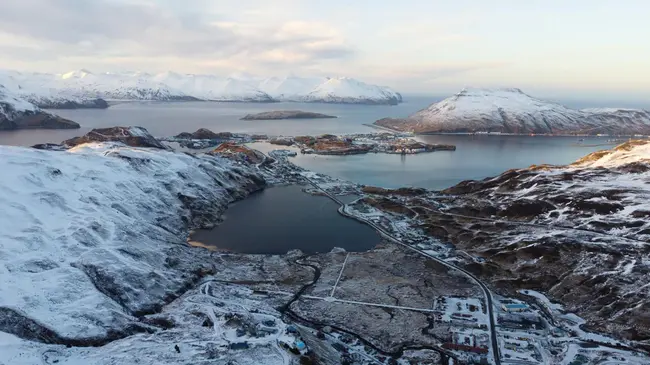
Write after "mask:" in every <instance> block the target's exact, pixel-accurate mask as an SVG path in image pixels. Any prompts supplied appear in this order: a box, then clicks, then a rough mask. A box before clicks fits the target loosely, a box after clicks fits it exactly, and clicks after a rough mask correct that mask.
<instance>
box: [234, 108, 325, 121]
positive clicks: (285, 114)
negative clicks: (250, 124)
mask: <svg viewBox="0 0 650 365" xmlns="http://www.w3.org/2000/svg"><path fill="white" fill-rule="evenodd" d="M330 118H337V117H336V116H334V115H327V114H321V113H313V112H304V111H302V110H274V111H270V112H263V113H257V114H248V115H246V116H245V117H243V118H241V119H240V120H280V119H330Z"/></svg>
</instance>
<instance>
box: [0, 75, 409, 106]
mask: <svg viewBox="0 0 650 365" xmlns="http://www.w3.org/2000/svg"><path fill="white" fill-rule="evenodd" d="M2 83H4V84H6V85H7V87H8V88H10V89H11V90H12V91H14V92H17V93H19V94H21V95H23V96H25V97H27V98H28V99H30V100H33V101H36V102H41V101H43V102H45V101H48V100H51V99H55V100H56V98H59V99H70V100H88V99H90V100H92V99H97V98H101V99H106V100H161V101H169V100H210V101H245V102H272V101H298V102H327V103H362V104H396V103H399V102H401V96H400V95H399V94H398V93H396V92H394V91H392V90H390V89H388V88H385V87H380V86H375V85H370V84H366V83H363V82H361V81H357V80H354V79H350V78H332V79H330V78H325V77H322V78H321V77H316V78H309V77H307V78H303V77H297V76H288V77H284V78H277V77H272V78H258V77H254V76H251V75H244V74H240V75H233V76H230V77H219V76H214V75H193V74H179V73H174V72H164V73H160V74H155V75H154V74H149V73H144V72H130V73H128V72H127V73H93V72H90V71H88V70H83V69H82V70H77V71H72V72H68V73H65V74H56V75H54V74H29V73H18V72H14V71H3V72H0V84H2Z"/></svg>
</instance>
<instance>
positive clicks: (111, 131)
mask: <svg viewBox="0 0 650 365" xmlns="http://www.w3.org/2000/svg"><path fill="white" fill-rule="evenodd" d="M90 142H120V143H123V144H125V145H127V146H131V147H152V148H160V149H166V147H165V146H164V145H163V144H162V143H160V141H158V140H157V139H156V138H154V137H153V136H152V135H151V134H149V132H148V131H147V130H146V129H144V128H142V127H111V128H98V129H93V130H91V131H90V132H88V133H87V134H86V135H85V136H81V137H74V138H71V139H68V140H66V141H63V144H64V145H66V146H69V147H74V146H78V145H81V144H84V143H90Z"/></svg>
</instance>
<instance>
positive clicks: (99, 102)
mask: <svg viewBox="0 0 650 365" xmlns="http://www.w3.org/2000/svg"><path fill="white" fill-rule="evenodd" d="M33 102H34V104H35V105H36V106H38V107H39V108H43V109H106V108H108V107H109V104H108V102H106V100H104V99H81V100H74V99H38V100H34V101H33Z"/></svg>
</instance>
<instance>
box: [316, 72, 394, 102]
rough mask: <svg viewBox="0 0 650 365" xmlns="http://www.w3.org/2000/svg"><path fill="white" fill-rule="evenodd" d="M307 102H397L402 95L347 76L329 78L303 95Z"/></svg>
mask: <svg viewBox="0 0 650 365" xmlns="http://www.w3.org/2000/svg"><path fill="white" fill-rule="evenodd" d="M304 100H305V101H309V102H324V103H346V104H398V103H400V102H401V101H402V96H401V95H400V94H399V93H397V92H395V91H393V90H391V89H389V88H386V87H381V86H376V85H370V84H366V83H364V82H361V81H358V80H355V79H351V78H348V77H338V78H330V79H328V80H327V81H325V82H324V83H322V84H320V85H318V86H317V87H316V88H315V89H314V90H312V91H311V92H310V93H309V94H307V95H306V96H305V97H304Z"/></svg>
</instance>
